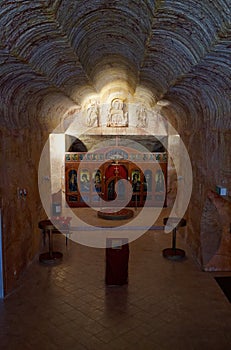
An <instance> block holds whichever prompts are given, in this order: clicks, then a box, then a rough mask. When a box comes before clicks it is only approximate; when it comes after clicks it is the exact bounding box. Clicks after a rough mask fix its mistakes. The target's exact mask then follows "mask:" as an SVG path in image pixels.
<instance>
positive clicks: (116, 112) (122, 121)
mask: <svg viewBox="0 0 231 350" xmlns="http://www.w3.org/2000/svg"><path fill="white" fill-rule="evenodd" d="M107 126H112V127H115V126H128V112H125V111H124V103H123V101H122V100H121V99H120V98H115V99H114V100H112V101H111V108H110V110H109V114H108V120H107Z"/></svg>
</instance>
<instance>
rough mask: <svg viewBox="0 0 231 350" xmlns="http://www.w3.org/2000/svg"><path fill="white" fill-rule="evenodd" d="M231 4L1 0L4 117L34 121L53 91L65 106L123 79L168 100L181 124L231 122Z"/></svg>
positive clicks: (19, 122)
mask: <svg viewBox="0 0 231 350" xmlns="http://www.w3.org/2000/svg"><path fill="white" fill-rule="evenodd" d="M230 8H231V0H203V1H201V0H179V1H176V0H159V1H154V0H143V1H142V0H129V1H118V0H107V1H106V0H88V1H85V0H78V1H77V0H39V1H33V0H30V1H29V0H14V1H13V0H11V1H10V0H4V1H1V3H0V27H1V31H0V37H1V39H0V101H1V107H0V108H1V110H0V111H1V124H2V125H6V126H10V127H13V126H14V127H15V126H17V127H20V126H24V125H33V122H34V121H35V118H43V117H44V113H45V110H46V104H49V101H50V102H51V101H53V102H54V103H55V101H57V104H58V106H59V108H57V111H58V112H59V113H61V112H62V111H65V110H66V109H67V108H69V107H71V106H72V107H73V106H74V105H76V104H81V102H82V100H83V99H84V96H85V95H86V94H90V93H99V92H100V91H101V90H102V89H103V88H104V87H105V85H107V84H110V83H113V82H114V81H117V80H121V81H123V82H124V83H126V84H127V86H128V87H129V93H130V94H134V95H136V94H138V93H140V94H142V92H143V93H144V92H145V91H149V92H150V93H151V95H152V96H153V101H154V102H155V101H158V100H160V99H167V100H169V101H170V102H171V103H172V106H173V107H174V109H175V110H177V111H178V113H179V115H180V114H182V118H183V116H186V118H187V119H188V121H183V120H182V123H184V124H187V123H189V124H193V125H194V126H200V125H201V123H203V122H205V121H206V122H210V123H211V124H212V125H213V126H214V127H217V128H228V127H230V86H231V84H230V80H231V79H230V77H231V74H230V59H231V43H230ZM47 108H48V107H47ZM58 112H57V113H58ZM218 116H219V118H218Z"/></svg>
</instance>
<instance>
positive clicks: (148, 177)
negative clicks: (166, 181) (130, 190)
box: [144, 170, 152, 192]
mask: <svg viewBox="0 0 231 350" xmlns="http://www.w3.org/2000/svg"><path fill="white" fill-rule="evenodd" d="M149 191H152V171H151V170H145V172H144V192H149Z"/></svg>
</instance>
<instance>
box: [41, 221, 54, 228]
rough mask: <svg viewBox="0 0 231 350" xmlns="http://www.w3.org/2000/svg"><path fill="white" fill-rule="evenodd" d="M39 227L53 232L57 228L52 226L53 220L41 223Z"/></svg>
mask: <svg viewBox="0 0 231 350" xmlns="http://www.w3.org/2000/svg"><path fill="white" fill-rule="evenodd" d="M38 227H39V228H40V229H41V230H53V229H54V228H55V226H54V225H53V224H52V222H51V220H42V221H39V223H38Z"/></svg>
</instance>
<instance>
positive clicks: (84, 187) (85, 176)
mask: <svg viewBox="0 0 231 350" xmlns="http://www.w3.org/2000/svg"><path fill="white" fill-rule="evenodd" d="M80 189H81V192H89V190H90V181H89V172H88V170H84V171H81V175H80Z"/></svg>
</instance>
